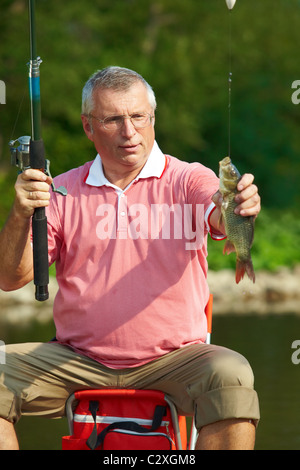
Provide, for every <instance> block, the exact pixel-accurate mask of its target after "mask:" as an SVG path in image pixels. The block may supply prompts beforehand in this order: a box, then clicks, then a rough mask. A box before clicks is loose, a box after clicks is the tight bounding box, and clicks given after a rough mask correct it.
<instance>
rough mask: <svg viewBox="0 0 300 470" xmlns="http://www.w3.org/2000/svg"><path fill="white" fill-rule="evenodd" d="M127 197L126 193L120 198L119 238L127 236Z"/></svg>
mask: <svg viewBox="0 0 300 470" xmlns="http://www.w3.org/2000/svg"><path fill="white" fill-rule="evenodd" d="M127 223H128V222H127V197H126V196H125V194H124V193H122V194H120V195H119V198H118V232H119V238H126V237H127Z"/></svg>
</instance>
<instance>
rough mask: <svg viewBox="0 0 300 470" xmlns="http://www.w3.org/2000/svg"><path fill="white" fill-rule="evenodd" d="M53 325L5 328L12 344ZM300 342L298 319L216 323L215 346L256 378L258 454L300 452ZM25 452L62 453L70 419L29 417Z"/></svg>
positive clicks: (22, 437)
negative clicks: (235, 356) (239, 358)
mask: <svg viewBox="0 0 300 470" xmlns="http://www.w3.org/2000/svg"><path fill="white" fill-rule="evenodd" d="M54 333H55V332H54V328H53V325H52V324H38V323H32V324H31V325H30V326H27V327H26V328H20V327H19V326H18V327H17V328H16V327H15V326H14V327H13V326H6V327H5V328H4V327H3V326H1V338H2V339H3V340H4V341H5V342H6V343H9V342H23V341H36V340H37V341H40V340H41V341H47V340H48V339H49V338H51V337H52V336H54ZM298 339H299V340H300V317H299V316H296V315H287V314H285V315H261V316H259V315H253V316H227V315H226V316H222V315H216V316H215V317H214V318H213V336H212V342H213V343H217V344H222V345H224V346H227V347H229V348H232V349H235V350H237V351H239V352H240V353H242V354H244V355H245V356H246V357H247V359H248V360H249V362H250V364H251V365H252V368H253V370H254V374H255V388H256V390H257V392H258V395H259V399H260V407H261V421H260V424H259V427H258V430H257V439H256V449H257V450H300V419H299V418H300V364H299V365H295V364H293V362H292V360H291V357H292V354H293V352H294V350H293V349H292V348H291V346H292V343H293V341H294V340H298ZM16 431H17V434H18V438H19V442H20V447H21V449H24V450H26V449H31V450H40V449H44V450H47V449H53V450H55V449H60V448H61V447H60V446H61V436H62V435H64V434H67V433H68V429H67V423H66V420H65V419H59V420H48V419H43V418H35V417H33V418H29V417H23V418H22V419H21V420H20V422H19V423H18V425H17V426H16Z"/></svg>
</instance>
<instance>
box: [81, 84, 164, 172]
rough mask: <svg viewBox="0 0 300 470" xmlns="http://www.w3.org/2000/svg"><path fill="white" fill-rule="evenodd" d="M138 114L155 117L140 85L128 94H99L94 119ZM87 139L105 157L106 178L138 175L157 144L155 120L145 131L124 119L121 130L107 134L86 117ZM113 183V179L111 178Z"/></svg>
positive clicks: (84, 119) (134, 86)
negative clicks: (116, 175) (155, 139)
mask: <svg viewBox="0 0 300 470" xmlns="http://www.w3.org/2000/svg"><path fill="white" fill-rule="evenodd" d="M135 113H149V114H151V115H154V111H153V110H152V108H151V106H150V104H149V99H148V94H147V90H146V88H145V86H144V85H143V84H142V83H140V82H137V83H136V84H134V85H132V87H131V88H130V89H129V90H128V91H127V92H117V91H114V90H110V89H108V90H101V89H100V90H96V91H95V92H94V109H93V110H92V113H91V114H92V115H93V116H95V117H97V118H99V119H104V118H106V117H108V116H121V115H126V116H130V115H132V114H135ZM82 122H83V128H84V131H85V133H86V135H87V137H88V138H89V139H90V140H91V141H92V142H93V143H94V145H95V148H96V150H97V152H98V153H99V154H100V156H101V160H102V163H103V167H104V172H105V174H106V177H108V175H111V174H112V173H115V174H119V175H122V174H123V175H124V176H125V175H126V174H130V173H132V174H133V173H138V172H139V171H140V170H141V169H142V167H143V166H144V164H145V163H146V161H147V158H148V156H149V154H150V152H151V150H152V147H153V144H154V138H155V137H154V119H153V121H152V123H151V124H150V125H149V126H148V127H145V128H143V129H136V128H135V127H134V126H133V124H132V123H131V121H130V119H124V121H123V125H122V127H121V128H120V129H117V130H106V129H104V127H103V125H102V124H101V123H100V122H99V121H97V120H96V119H93V118H92V129H91V126H90V123H89V119H88V118H87V117H86V116H82ZM108 179H109V178H108Z"/></svg>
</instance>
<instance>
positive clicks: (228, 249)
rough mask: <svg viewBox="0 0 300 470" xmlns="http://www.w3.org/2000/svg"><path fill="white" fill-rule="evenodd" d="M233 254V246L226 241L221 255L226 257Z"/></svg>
mask: <svg viewBox="0 0 300 470" xmlns="http://www.w3.org/2000/svg"><path fill="white" fill-rule="evenodd" d="M234 252H235V246H234V244H233V243H232V242H231V241H229V240H226V243H225V245H224V249H223V255H225V253H226V254H227V255H229V254H230V253H234Z"/></svg>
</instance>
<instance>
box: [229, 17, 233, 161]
mask: <svg viewBox="0 0 300 470" xmlns="http://www.w3.org/2000/svg"><path fill="white" fill-rule="evenodd" d="M228 15H229V20H228V69H229V72H228V156H229V157H230V156H231V87H232V38H231V10H229V12H228Z"/></svg>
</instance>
